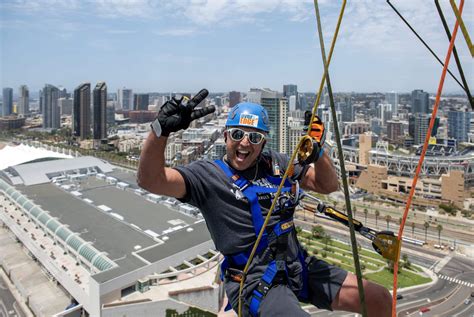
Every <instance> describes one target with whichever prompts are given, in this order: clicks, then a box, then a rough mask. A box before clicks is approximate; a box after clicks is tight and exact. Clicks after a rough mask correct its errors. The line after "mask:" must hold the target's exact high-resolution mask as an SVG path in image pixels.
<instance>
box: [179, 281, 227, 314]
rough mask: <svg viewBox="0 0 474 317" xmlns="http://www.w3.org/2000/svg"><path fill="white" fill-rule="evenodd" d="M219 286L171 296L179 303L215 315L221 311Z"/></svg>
mask: <svg viewBox="0 0 474 317" xmlns="http://www.w3.org/2000/svg"><path fill="white" fill-rule="evenodd" d="M219 295H220V292H219V286H218V285H213V287H212V288H208V289H205V290H199V291H195V292H182V293H181V294H177V295H173V296H171V297H172V298H173V299H176V300H177V301H180V302H183V303H186V304H189V305H191V306H196V307H198V308H201V309H204V310H208V311H211V312H214V313H217V312H218V311H219V308H220V307H219Z"/></svg>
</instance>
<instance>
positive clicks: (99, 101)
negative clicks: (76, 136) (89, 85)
mask: <svg viewBox="0 0 474 317" xmlns="http://www.w3.org/2000/svg"><path fill="white" fill-rule="evenodd" d="M93 99H94V103H93V109H94V110H93V119H92V122H93V124H92V126H93V130H94V132H93V137H94V140H102V139H105V138H107V122H106V109H107V85H106V84H105V82H99V83H97V85H96V86H95V88H94V98H93Z"/></svg>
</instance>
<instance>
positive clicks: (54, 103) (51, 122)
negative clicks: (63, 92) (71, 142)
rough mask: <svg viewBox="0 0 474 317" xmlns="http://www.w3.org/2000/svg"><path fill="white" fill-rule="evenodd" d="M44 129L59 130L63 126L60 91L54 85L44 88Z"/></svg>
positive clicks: (47, 85)
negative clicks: (59, 100)
mask: <svg viewBox="0 0 474 317" xmlns="http://www.w3.org/2000/svg"><path fill="white" fill-rule="evenodd" d="M42 99H43V128H44V129H59V128H60V126H61V115H60V112H59V104H58V99H59V89H58V88H57V87H55V86H53V85H50V84H46V85H45V86H44V88H43V94H42Z"/></svg>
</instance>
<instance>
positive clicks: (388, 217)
mask: <svg viewBox="0 0 474 317" xmlns="http://www.w3.org/2000/svg"><path fill="white" fill-rule="evenodd" d="M390 220H392V216H390V215H386V216H385V221H386V222H387V230H390Z"/></svg>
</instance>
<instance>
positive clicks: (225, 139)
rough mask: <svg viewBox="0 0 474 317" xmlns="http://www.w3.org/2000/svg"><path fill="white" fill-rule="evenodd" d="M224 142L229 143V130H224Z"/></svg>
mask: <svg viewBox="0 0 474 317" xmlns="http://www.w3.org/2000/svg"><path fill="white" fill-rule="evenodd" d="M224 142H225V143H227V130H225V131H224Z"/></svg>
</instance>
